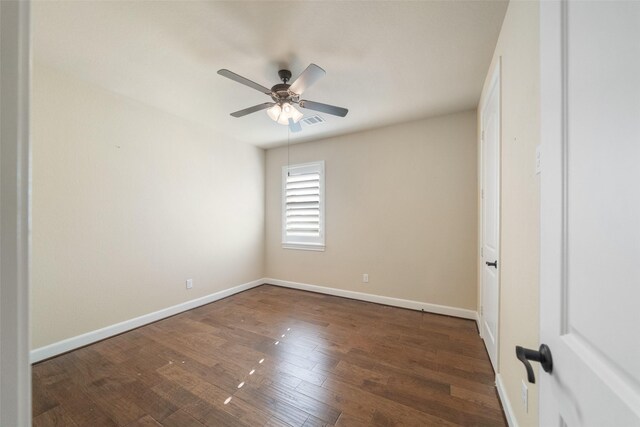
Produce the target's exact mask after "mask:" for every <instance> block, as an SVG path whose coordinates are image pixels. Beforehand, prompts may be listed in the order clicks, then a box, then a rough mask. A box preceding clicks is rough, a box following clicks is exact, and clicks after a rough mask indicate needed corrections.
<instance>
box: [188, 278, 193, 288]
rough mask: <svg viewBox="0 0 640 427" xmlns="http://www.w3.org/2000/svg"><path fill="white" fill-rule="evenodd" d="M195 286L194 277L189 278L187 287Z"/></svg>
mask: <svg viewBox="0 0 640 427" xmlns="http://www.w3.org/2000/svg"><path fill="white" fill-rule="evenodd" d="M191 288H193V279H187V289H191Z"/></svg>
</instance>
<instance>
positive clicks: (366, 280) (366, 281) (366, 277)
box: [362, 273, 369, 283]
mask: <svg viewBox="0 0 640 427" xmlns="http://www.w3.org/2000/svg"><path fill="white" fill-rule="evenodd" d="M362 283H369V275H368V274H367V273H364V274H363V275H362Z"/></svg>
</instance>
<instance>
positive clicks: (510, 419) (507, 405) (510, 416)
mask: <svg viewBox="0 0 640 427" xmlns="http://www.w3.org/2000/svg"><path fill="white" fill-rule="evenodd" d="M496 388H497V389H498V396H500V401H501V402H502V408H503V409H504V415H505V417H506V418H507V423H508V424H509V427H518V421H517V420H516V417H515V414H514V413H513V407H512V406H511V401H510V400H509V396H507V390H505V388H504V383H503V382H502V375H500V374H496Z"/></svg>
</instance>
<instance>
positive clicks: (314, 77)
mask: <svg viewBox="0 0 640 427" xmlns="http://www.w3.org/2000/svg"><path fill="white" fill-rule="evenodd" d="M218 74H220V75H221V76H224V77H226V78H228V79H231V80H233V81H236V82H238V83H242V84H243V85H245V86H249V87H250V88H253V89H255V90H257V91H260V92H262V93H264V94H265V95H269V96H270V97H271V99H273V102H265V103H263V104H258V105H254V106H253V107H249V108H245V109H244V110H240V111H236V112H235V113H231V115H232V116H233V117H242V116H246V115H247V114H251V113H255V112H256V111H261V110H267V114H268V115H269V117H271V119H272V120H273V121H276V122H278V123H280V124H282V125H288V126H289V128H290V129H291V131H292V132H299V131H301V130H302V127H301V126H300V123H299V122H300V119H302V116H303V114H302V113H301V112H300V111H298V110H297V109H296V108H295V107H294V106H293V104H298V105H299V106H300V107H301V108H306V109H309V110H315V111H321V112H323V113H327V114H332V115H334V116H339V117H344V116H346V115H347V113H348V112H349V110H347V109H346V108H342V107H336V106H334V105H328V104H322V103H320V102H314V101H307V100H304V99H300V95H302V93H303V92H304V91H305V90H306V89H307V88H308V87H309V86H311V85H312V84H314V83H315V82H317V81H318V80H320V78H322V77H323V76H324V75H325V74H326V73H325V71H324V70H323V69H322V68H320V67H318V66H317V65H316V64H310V65H309V66H308V67H307V68H306V69H305V70H304V71H303V72H302V74H300V75H299V76H298V78H296V79H295V80H294V82H293V83H291V84H289V83H288V82H289V80H291V71H289V70H280V71H278V76H279V77H280V80H282V83H278V84H276V85H274V86H273V87H272V88H271V89H268V88H266V87H264V86H262V85H260V84H258V83H255V82H253V81H251V80H249V79H247V78H245V77H242V76H240V75H238V74H236V73H234V72H231V71H229V70H226V69H222V70H218Z"/></svg>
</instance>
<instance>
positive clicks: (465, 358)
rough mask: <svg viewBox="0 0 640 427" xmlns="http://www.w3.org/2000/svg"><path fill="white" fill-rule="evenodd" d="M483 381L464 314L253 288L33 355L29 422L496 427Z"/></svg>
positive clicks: (483, 368) (489, 389)
mask: <svg viewBox="0 0 640 427" xmlns="http://www.w3.org/2000/svg"><path fill="white" fill-rule="evenodd" d="M493 383H494V374H493V371H492V369H491V366H490V363H489V360H488V357H487V355H486V352H485V350H484V347H483V343H482V341H481V339H480V337H479V336H478V333H477V330H476V326H475V322H473V321H470V320H463V319H457V318H452V317H447V316H439V315H434V314H428V313H420V312H417V311H411V310H404V309H399V308H393V307H388V306H383V305H377V304H371V303H366V302H360V301H354V300H349V299H343V298H338V297H332V296H327V295H322V294H315V293H310V292H303V291H297V290H291V289H285V288H279V287H275V286H269V285H264V286H260V287H257V288H254V289H251V290H249V291H246V292H243V293H240V294H237V295H234V296H232V297H229V298H226V299H224V300H221V301H217V302H215V303H212V304H209V305H206V306H203V307H200V308H197V309H194V310H191V311H189V312H185V313H182V314H179V315H177V316H174V317H171V318H168V319H165V320H162V321H159V322H156V323H153V324H150V325H147V326H144V327H141V328H139V329H135V330H133V331H130V332H127V333H124V334H122V335H119V336H116V337H113V338H110V339H107V340H104V341H101V342H99V343H96V344H93V345H90V346H88V347H85V348H82V349H79V350H75V351H73V352H70V353H67V354H64V355H61V356H59V357H56V358H53V359H50V360H47V361H45V362H42V363H39V364H36V365H34V366H33V417H34V418H33V425H34V426H52V425H62V426H81V427H85V426H116V425H119V426H160V425H162V426H176V427H189V426H198V427H201V426H245V425H246V426H287V425H292V426H324V425H339V426H391V425H405V426H430V425H465V426H471V425H486V426H504V425H506V422H505V419H504V416H503V412H502V408H501V406H500V403H499V401H498V398H497V396H496V391H495V387H494V385H493ZM229 398H230V399H229Z"/></svg>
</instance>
